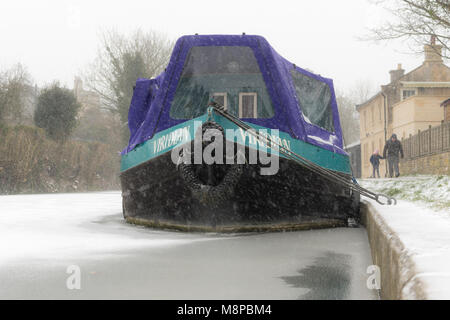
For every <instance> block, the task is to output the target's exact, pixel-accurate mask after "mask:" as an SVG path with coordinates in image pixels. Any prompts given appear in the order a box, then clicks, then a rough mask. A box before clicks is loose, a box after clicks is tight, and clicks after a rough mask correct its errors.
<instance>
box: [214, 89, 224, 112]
mask: <svg viewBox="0 0 450 320" xmlns="http://www.w3.org/2000/svg"><path fill="white" fill-rule="evenodd" d="M211 98H212V99H213V100H214V101H215V102H216V103H218V104H220V105H222V106H224V107H225V110H227V105H228V99H227V93H226V92H215V93H213V94H212V95H211Z"/></svg>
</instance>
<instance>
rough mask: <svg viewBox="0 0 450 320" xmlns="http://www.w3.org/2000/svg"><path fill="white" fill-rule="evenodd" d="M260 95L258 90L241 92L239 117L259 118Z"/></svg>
mask: <svg viewBox="0 0 450 320" xmlns="http://www.w3.org/2000/svg"><path fill="white" fill-rule="evenodd" d="M257 101H258V96H257V94H256V92H241V93H239V118H257V117H258V116H257V115H258V106H257Z"/></svg>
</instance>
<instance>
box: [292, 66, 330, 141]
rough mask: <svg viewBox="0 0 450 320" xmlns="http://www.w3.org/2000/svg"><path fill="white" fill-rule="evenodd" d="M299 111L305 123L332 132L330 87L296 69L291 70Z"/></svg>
mask: <svg viewBox="0 0 450 320" xmlns="http://www.w3.org/2000/svg"><path fill="white" fill-rule="evenodd" d="M291 76H292V80H293V81H294V86H295V93H296V95H297V99H298V102H299V104H300V105H299V108H300V111H301V112H302V113H303V116H304V118H305V120H306V121H307V122H310V123H312V124H315V125H317V126H319V127H321V128H323V129H325V130H327V131H329V132H334V124H333V113H332V108H331V101H332V97H331V91H330V87H329V86H328V85H327V84H326V83H325V82H322V81H319V80H317V79H314V78H312V77H310V76H307V75H305V74H303V73H300V72H299V71H297V70H296V69H292V70H291Z"/></svg>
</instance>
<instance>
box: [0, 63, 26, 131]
mask: <svg viewBox="0 0 450 320" xmlns="http://www.w3.org/2000/svg"><path fill="white" fill-rule="evenodd" d="M30 87H31V77H30V75H29V73H28V71H27V70H26V68H25V67H24V66H22V65H21V64H20V63H18V64H16V65H14V66H13V67H11V68H10V69H8V70H5V71H3V72H0V122H2V121H5V120H6V119H8V120H11V121H14V122H19V123H20V122H21V120H22V115H23V111H24V108H25V104H26V96H27V92H28V90H29V89H30Z"/></svg>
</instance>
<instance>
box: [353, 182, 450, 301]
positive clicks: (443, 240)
mask: <svg viewBox="0 0 450 320" xmlns="http://www.w3.org/2000/svg"><path fill="white" fill-rule="evenodd" d="M449 181H450V179H449V176H411V177H400V178H397V179H366V180H361V181H359V182H360V184H361V185H362V186H364V187H366V188H368V189H370V190H376V191H379V192H384V193H387V194H389V195H392V196H394V197H395V198H397V200H398V204H397V205H396V206H382V205H379V204H377V203H376V202H375V201H370V202H371V203H372V204H373V205H374V206H375V208H376V209H377V211H378V212H379V213H380V214H381V216H382V217H383V219H384V220H385V221H386V223H387V224H388V225H389V226H390V227H391V229H392V230H393V231H394V232H395V233H396V234H397V235H398V237H399V238H400V240H401V241H402V242H403V244H404V246H405V248H406V250H407V254H408V255H409V256H410V257H411V258H412V260H413V261H414V262H415V264H416V271H417V274H416V277H417V278H419V279H420V280H421V281H422V282H423V283H425V285H426V288H425V291H426V292H427V294H428V297H429V298H431V299H450V183H449ZM412 280H414V279H412ZM404 290H408V288H404ZM405 294H407V292H405Z"/></svg>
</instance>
